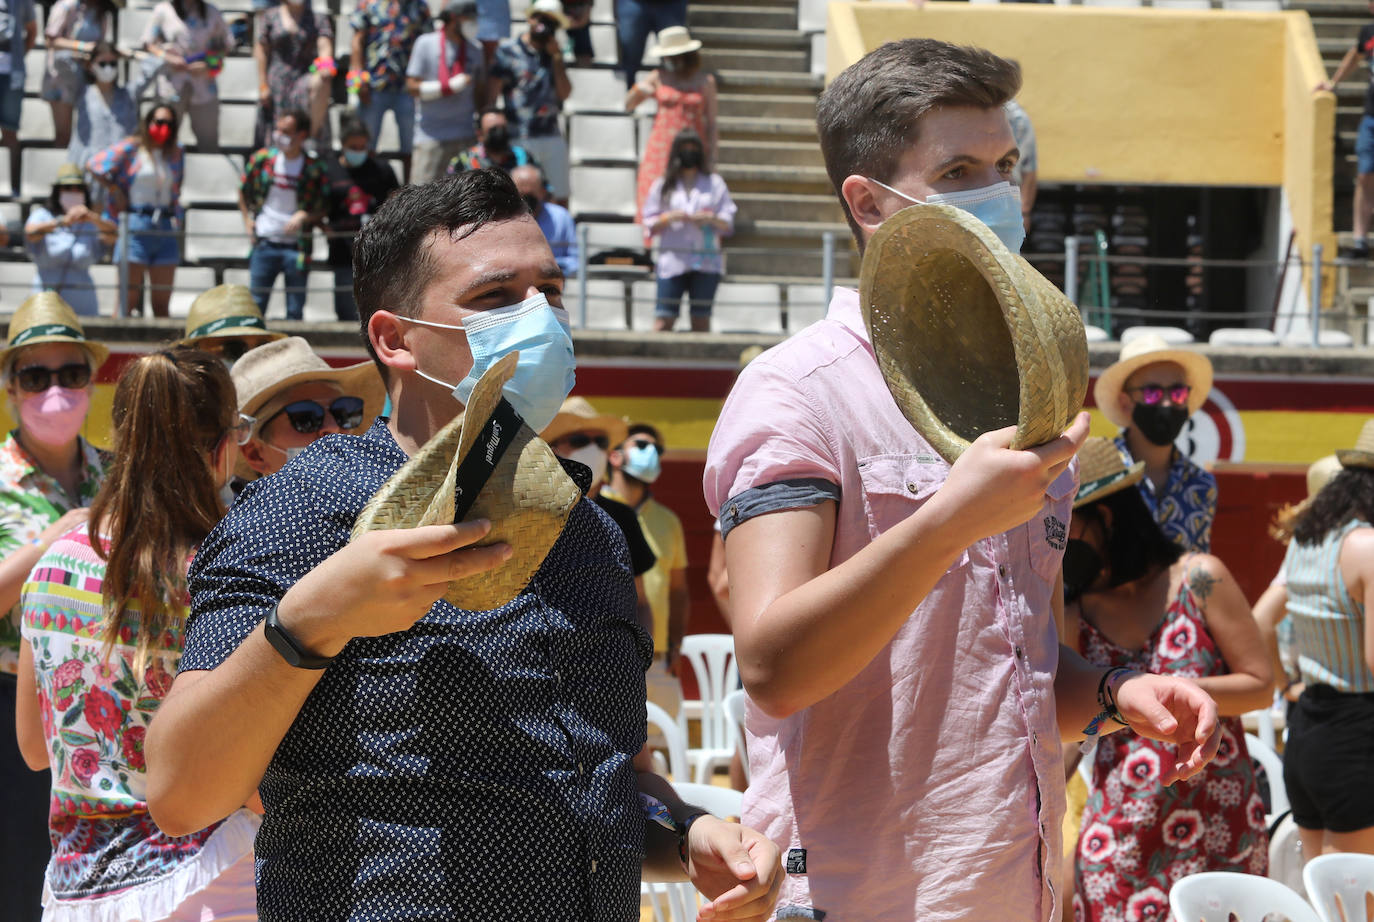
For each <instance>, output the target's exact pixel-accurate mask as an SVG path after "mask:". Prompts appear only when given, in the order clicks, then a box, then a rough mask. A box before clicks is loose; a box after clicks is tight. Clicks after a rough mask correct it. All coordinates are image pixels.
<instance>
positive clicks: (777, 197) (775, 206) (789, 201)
mask: <svg viewBox="0 0 1374 922" xmlns="http://www.w3.org/2000/svg"><path fill="white" fill-rule="evenodd" d="M731 197H732V198H733V199H734V200H735V203H736V204H737V205H738V206H739V210H740V212H741V213H743V214H745V215H748V216H749V218H750V220H751V221H753V222H758V221H765V220H766V221H783V222H791V223H806V222H826V223H831V224H834V223H838V222H839V221H842V220H843V219H844V212H843V211H841V210H840V205H839V202H837V201H836V200H835V196H834V195H833V194H831V193H829V192H825V193H819V192H818V193H812V194H795V193H777V192H740V193H738V194H735V193H733V192H732V193H731Z"/></svg>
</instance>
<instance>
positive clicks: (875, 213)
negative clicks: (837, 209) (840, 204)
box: [840, 174, 891, 238]
mask: <svg viewBox="0 0 1374 922" xmlns="http://www.w3.org/2000/svg"><path fill="white" fill-rule="evenodd" d="M840 195H841V196H842V197H843V198H844V203H845V205H847V206H848V207H849V214H850V215H851V216H852V217H853V218H854V221H855V223H857V224H858V225H859V227H860V229H862V230H863V232H864V237H865V238H868V237H871V236H872V235H873V234H874V232H876V231H877V230H878V226H879V225H880V224H882V223H883V218H884V217H886V216H885V215H884V214H883V210H882V207H881V202H880V200H881V197H882V196H885V195H891V193H890V192H887V191H886V190H884V189H881V188H879V187H878V186H877V185H875V184H874V183H873V181H872V180H870V179H868V178H867V177H866V176H859V175H857V174H854V175H851V176H846V177H845V180H844V182H843V183H841V184H840Z"/></svg>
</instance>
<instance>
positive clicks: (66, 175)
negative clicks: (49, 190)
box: [52, 163, 86, 188]
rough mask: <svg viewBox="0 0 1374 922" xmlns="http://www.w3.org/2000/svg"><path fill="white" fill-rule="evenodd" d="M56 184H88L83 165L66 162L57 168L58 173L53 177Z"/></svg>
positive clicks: (53, 182) (83, 185)
mask: <svg viewBox="0 0 1374 922" xmlns="http://www.w3.org/2000/svg"><path fill="white" fill-rule="evenodd" d="M52 184H53V185H54V186H82V187H83V188H84V187H85V185H86V174H85V173H83V172H81V167H79V166H77V165H76V164H75V163H64V164H62V165H61V166H59V167H58V168H57V175H56V176H54V177H53V180H52Z"/></svg>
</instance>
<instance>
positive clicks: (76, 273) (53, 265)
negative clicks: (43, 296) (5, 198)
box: [25, 205, 113, 317]
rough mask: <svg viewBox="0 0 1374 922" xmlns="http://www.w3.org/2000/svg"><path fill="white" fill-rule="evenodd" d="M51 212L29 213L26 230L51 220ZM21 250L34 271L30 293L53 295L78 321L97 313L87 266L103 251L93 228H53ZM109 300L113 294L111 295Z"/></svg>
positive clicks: (36, 208) (36, 210)
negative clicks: (51, 293) (26, 253)
mask: <svg viewBox="0 0 1374 922" xmlns="http://www.w3.org/2000/svg"><path fill="white" fill-rule="evenodd" d="M54 217H55V216H54V215H53V214H52V212H50V211H48V209H47V208H44V207H43V206H42V205H35V206H34V207H33V208H32V209H30V211H29V219H28V221H26V222H25V226H26V227H31V226H33V225H35V224H45V223H47V222H48V221H52V220H54ZM25 247H26V248H27V249H28V251H29V255H30V256H31V257H33V265H34V268H35V269H36V270H37V271H36V272H35V273H34V276H33V290H34V292H35V293H37V292H40V291H55V292H57V293H58V294H59V295H61V296H62V299H63V300H64V301H66V302H67V303H68V304H70V305H71V307H72V310H74V311H76V312H77V314H79V315H81V316H82V317H94V316H95V315H96V314H98V313H100V299H99V298H98V297H97V294H96V290H95V282H94V281H93V280H92V279H91V265H92V264H93V263H95V262H97V261H98V260H99V259H100V256H101V254H102V253H103V252H104V250H105V247H104V245H103V244H102V243H101V242H100V230H99V228H97V227H96V226H95V225H94V224H74V225H72V226H71V227H60V226H59V227H55V228H53V229H52V230H50V231H48V233H46V234H44V235H43V237H42V239H41V240H38V241H36V242H35V241H31V240H30V241H26V242H25ZM111 296H113V293H111Z"/></svg>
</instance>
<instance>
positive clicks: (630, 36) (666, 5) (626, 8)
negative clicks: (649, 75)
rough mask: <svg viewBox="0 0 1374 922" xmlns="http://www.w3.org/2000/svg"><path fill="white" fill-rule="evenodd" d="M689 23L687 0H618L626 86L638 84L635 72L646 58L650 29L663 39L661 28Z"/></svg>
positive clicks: (617, 25) (618, 29)
mask: <svg viewBox="0 0 1374 922" xmlns="http://www.w3.org/2000/svg"><path fill="white" fill-rule="evenodd" d="M686 24H687V0H615V26H616V34H617V38H619V40H620V67H619V68H618V69H619V70H620V71H621V72H622V73H624V75H625V86H626V88H631V87H633V86H634V85H635V75H636V74H638V73H639V66H640V64H642V63H643V61H644V46H645V45H646V44H648V41H649V33H650V32H653V33H656V34H658V35H659V38H660V39H662V37H663V36H662V34H661V33H662V32H663V31H664V30H665V29H669V28H672V27H673V26H685V25H686Z"/></svg>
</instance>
